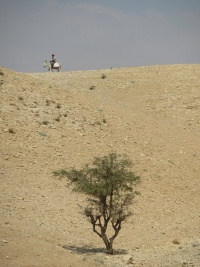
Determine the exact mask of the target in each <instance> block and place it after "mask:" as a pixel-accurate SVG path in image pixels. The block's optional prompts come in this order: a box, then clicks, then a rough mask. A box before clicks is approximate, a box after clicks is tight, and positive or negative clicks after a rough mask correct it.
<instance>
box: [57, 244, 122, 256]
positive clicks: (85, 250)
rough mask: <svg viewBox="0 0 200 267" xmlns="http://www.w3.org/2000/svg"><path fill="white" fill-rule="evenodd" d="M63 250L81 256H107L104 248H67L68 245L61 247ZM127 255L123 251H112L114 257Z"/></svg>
mask: <svg viewBox="0 0 200 267" xmlns="http://www.w3.org/2000/svg"><path fill="white" fill-rule="evenodd" d="M62 247H63V248H64V249H66V250H69V251H72V252H74V253H77V254H80V255H83V254H90V255H92V254H99V253H101V254H107V251H106V249H104V248H90V247H86V246H83V247H80V246H68V245H64V246H62ZM125 254H127V251H126V250H125V249H115V250H114V255H125Z"/></svg>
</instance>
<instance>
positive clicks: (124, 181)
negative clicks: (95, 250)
mask: <svg viewBox="0 0 200 267" xmlns="http://www.w3.org/2000/svg"><path fill="white" fill-rule="evenodd" d="M131 167H132V162H131V160H130V159H128V157H127V156H126V155H117V154H116V153H111V154H109V155H108V156H105V157H102V158H94V160H93V163H92V164H91V165H90V166H89V165H88V164H87V165H85V166H84V167H83V168H82V169H81V170H76V169H75V168H72V169H70V170H59V171H55V172H54V174H55V175H57V176H60V177H67V178H68V179H69V180H70V181H71V182H72V183H74V190H75V191H77V192H83V193H85V194H86V195H88V199H87V203H88V205H87V207H85V209H84V214H85V215H86V216H87V217H88V219H89V221H90V223H91V224H92V227H93V231H94V232H95V233H96V234H97V235H98V236H99V237H100V238H102V240H103V242H104V244H105V246H106V249H107V253H108V254H113V241H114V240H115V238H116V237H117V235H118V234H119V231H120V230H121V227H122V222H124V221H125V219H126V218H127V217H129V216H130V215H132V213H131V212H130V209H129V207H130V204H131V203H132V200H133V197H134V196H135V194H136V193H137V191H134V190H133V186H135V185H136V184H137V183H138V182H139V180H140V177H139V176H136V175H135V174H134V173H133V172H132V171H131ZM109 225H111V226H112V228H111V229H113V234H112V235H111V237H108V231H107V230H108V226H109Z"/></svg>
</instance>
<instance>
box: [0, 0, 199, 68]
mask: <svg viewBox="0 0 200 267" xmlns="http://www.w3.org/2000/svg"><path fill="white" fill-rule="evenodd" d="M52 53H55V55H56V58H57V61H58V62H60V63H61V64H62V71H78V70H95V69H108V68H124V67H136V66H151V65H165V64H200V0H34V1H33V0H0V66H3V67H6V68H9V69H12V70H15V71H19V72H44V71H45V72H46V71H47V69H44V68H43V62H44V60H46V59H47V60H51V54H52Z"/></svg>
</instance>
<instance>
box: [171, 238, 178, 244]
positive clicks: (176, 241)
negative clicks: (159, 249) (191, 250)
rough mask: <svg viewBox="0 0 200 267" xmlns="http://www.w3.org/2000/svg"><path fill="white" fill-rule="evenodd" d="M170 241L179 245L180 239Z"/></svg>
mask: <svg viewBox="0 0 200 267" xmlns="http://www.w3.org/2000/svg"><path fill="white" fill-rule="evenodd" d="M172 243H173V244H175V245H179V244H180V241H179V240H178V239H174V240H173V241H172Z"/></svg>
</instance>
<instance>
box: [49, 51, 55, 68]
mask: <svg viewBox="0 0 200 267" xmlns="http://www.w3.org/2000/svg"><path fill="white" fill-rule="evenodd" d="M50 63H51V68H52V69H53V65H54V64H55V63H56V56H55V54H52V60H51V61H50Z"/></svg>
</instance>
